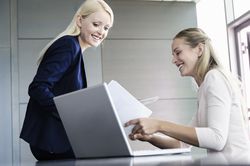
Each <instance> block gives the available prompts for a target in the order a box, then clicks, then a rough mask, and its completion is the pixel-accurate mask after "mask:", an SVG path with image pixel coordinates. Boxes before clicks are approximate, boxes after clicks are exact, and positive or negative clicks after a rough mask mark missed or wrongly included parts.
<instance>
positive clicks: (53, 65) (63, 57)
mask: <svg viewBox="0 0 250 166" xmlns="http://www.w3.org/2000/svg"><path fill="white" fill-rule="evenodd" d="M76 52H77V46H76V43H74V42H73V40H70V39H69V38H65V37H62V38H60V39H58V40H57V41H55V42H54V43H53V44H52V45H51V46H50V47H49V49H48V50H47V51H46V53H45V55H44V58H43V60H42V62H41V63H40V65H39V67H38V70H37V73H36V75H35V77H34V79H33V81H32V83H31V84H30V86H29V92H28V93H29V95H30V97H31V98H32V99H33V100H35V101H36V102H37V103H38V104H39V105H40V107H43V110H49V111H53V110H56V107H55V103H54V101H53V97H54V96H55V95H54V94H53V87H54V86H55V84H56V83H57V82H58V81H59V80H60V79H61V78H62V77H63V75H64V73H65V72H66V71H67V69H68V68H69V67H70V65H71V64H72V62H73V60H74V55H76Z"/></svg>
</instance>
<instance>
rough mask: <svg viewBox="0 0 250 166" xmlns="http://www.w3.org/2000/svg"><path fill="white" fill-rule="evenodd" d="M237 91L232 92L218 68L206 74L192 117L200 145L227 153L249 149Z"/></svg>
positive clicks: (249, 145)
mask: <svg viewBox="0 0 250 166" xmlns="http://www.w3.org/2000/svg"><path fill="white" fill-rule="evenodd" d="M239 92H240V91H239ZM239 92H235V91H233V89H232V88H231V86H230V85H229V84H228V80H227V79H226V77H225V76H224V75H223V74H222V73H221V72H220V71H219V70H217V69H213V70H210V71H209V72H208V73H207V74H206V76H205V79H204V81H203V83H202V84H201V86H200V88H199V91H198V111H197V113H196V116H194V118H193V120H192V126H194V127H195V130H196V133H197V137H198V141H199V146H200V147H203V148H207V149H208V150H212V151H213V150H214V151H223V152H228V153H238V152H239V150H250V141H249V136H248V129H247V128H246V126H245V125H244V120H243V116H242V111H241V104H240V103H241V102H240V95H239V94H237V93H239Z"/></svg>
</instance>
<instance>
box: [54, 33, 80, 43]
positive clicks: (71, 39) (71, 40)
mask: <svg viewBox="0 0 250 166" xmlns="http://www.w3.org/2000/svg"><path fill="white" fill-rule="evenodd" d="M55 42H65V43H72V44H77V45H79V43H78V40H77V37H76V36H70V35H65V36H62V37H60V38H58V39H57V40H56V41H55Z"/></svg>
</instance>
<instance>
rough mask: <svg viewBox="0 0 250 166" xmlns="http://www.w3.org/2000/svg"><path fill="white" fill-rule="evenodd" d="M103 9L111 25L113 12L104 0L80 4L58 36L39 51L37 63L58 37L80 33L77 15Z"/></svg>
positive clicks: (87, 1) (92, 0) (85, 14)
mask: <svg viewBox="0 0 250 166" xmlns="http://www.w3.org/2000/svg"><path fill="white" fill-rule="evenodd" d="M102 10H105V11H106V12H107V13H108V14H109V15H110V20H111V26H112V25H113V21H114V14H113V11H112V9H111V7H110V6H109V5H108V4H107V3H106V2H105V1H104V0H85V1H84V2H83V3H82V5H81V6H80V7H79V9H78V10H77V12H76V13H75V15H74V17H73V19H72V21H71V23H70V24H69V25H68V27H67V28H66V29H65V30H64V31H63V32H61V33H60V34H59V35H58V36H56V37H55V38H54V39H53V40H51V41H50V42H49V43H48V44H47V45H46V46H45V47H44V48H43V49H42V51H41V52H40V53H39V57H38V60H37V64H38V65H39V64H40V62H41V61H42V59H43V56H44V54H45V52H46V51H47V49H48V48H49V47H50V46H51V45H52V44H53V43H54V42H55V41H56V40H57V39H59V38H60V37H62V36H66V35H70V36H78V35H80V29H79V27H78V26H77V23H76V22H77V16H78V15H81V16H83V17H87V16H89V15H90V14H92V13H95V12H98V11H102Z"/></svg>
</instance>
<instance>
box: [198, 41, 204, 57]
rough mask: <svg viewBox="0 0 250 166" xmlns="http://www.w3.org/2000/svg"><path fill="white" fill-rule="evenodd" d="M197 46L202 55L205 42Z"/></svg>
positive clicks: (199, 54) (199, 55) (199, 53)
mask: <svg viewBox="0 0 250 166" xmlns="http://www.w3.org/2000/svg"><path fill="white" fill-rule="evenodd" d="M197 47H198V57H201V55H202V54H203V52H204V50H205V44H203V43H199V44H198V46H197Z"/></svg>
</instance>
